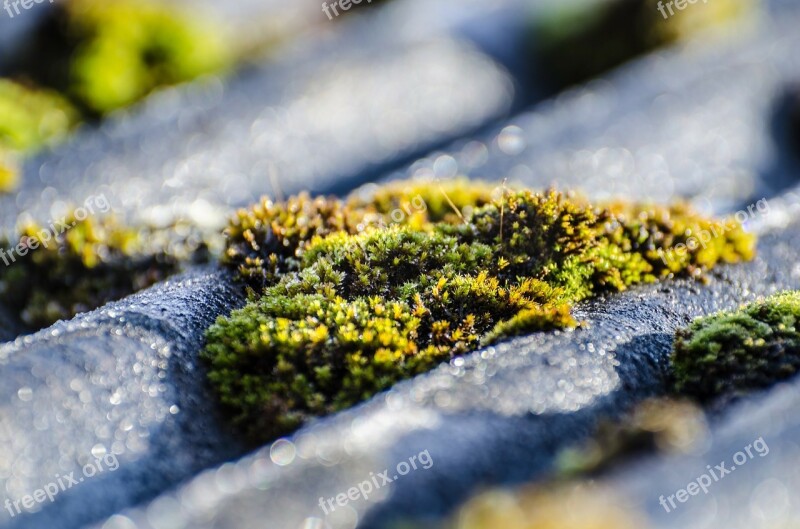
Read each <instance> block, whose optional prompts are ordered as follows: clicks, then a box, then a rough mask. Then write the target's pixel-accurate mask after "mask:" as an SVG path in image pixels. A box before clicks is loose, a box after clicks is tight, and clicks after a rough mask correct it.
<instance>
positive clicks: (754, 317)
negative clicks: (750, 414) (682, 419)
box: [672, 291, 800, 400]
mask: <svg viewBox="0 0 800 529" xmlns="http://www.w3.org/2000/svg"><path fill="white" fill-rule="evenodd" d="M672 365H673V369H674V372H675V388H676V390H677V391H678V392H680V393H684V394H688V395H692V396H695V397H697V398H699V399H701V400H709V399H712V398H714V397H718V396H721V395H736V394H741V393H746V392H748V391H752V390H756V389H760V388H766V387H768V386H770V385H772V384H774V383H775V382H777V381H779V380H783V379H786V378H789V377H791V376H793V375H794V374H796V373H797V371H798V369H800V291H793V292H783V293H780V294H776V295H774V296H771V297H768V298H766V299H763V300H761V301H757V302H755V303H751V304H749V305H746V306H744V307H742V308H741V309H740V310H737V311H733V312H721V313H718V314H714V315H711V316H706V317H703V318H699V319H697V320H695V321H694V322H693V323H692V324H691V325H690V326H689V327H688V328H685V329H681V330H680V331H678V332H677V333H676V335H675V344H674V348H673V353H672Z"/></svg>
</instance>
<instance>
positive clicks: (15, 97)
mask: <svg viewBox="0 0 800 529" xmlns="http://www.w3.org/2000/svg"><path fill="white" fill-rule="evenodd" d="M76 122H77V112H76V111H75V109H73V108H72V106H71V105H70V104H69V103H68V102H67V101H66V100H65V99H63V98H62V97H60V96H59V95H58V94H56V93H53V92H50V91H48V90H40V89H34V88H30V87H28V86H25V85H23V84H20V83H17V82H14V81H9V80H7V79H0V192H2V191H11V190H13V189H14V187H15V186H16V182H17V179H18V178H17V173H18V168H17V161H16V158H18V157H20V156H21V155H23V154H26V153H31V152H35V151H37V150H39V149H41V148H43V147H46V146H48V145H52V144H54V143H56V142H57V141H59V140H61V139H62V138H64V137H65V136H66V134H67V132H69V130H70V129H71V128H72V127H73V126H74V125H75V124H76Z"/></svg>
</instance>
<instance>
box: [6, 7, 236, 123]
mask: <svg viewBox="0 0 800 529" xmlns="http://www.w3.org/2000/svg"><path fill="white" fill-rule="evenodd" d="M52 12H53V14H52V16H51V17H50V19H49V20H48V21H47V22H46V23H45V24H44V25H43V26H42V28H41V30H40V34H39V36H38V38H37V39H36V44H35V45H34V46H33V47H32V48H31V50H30V53H29V54H28V57H27V58H26V59H25V60H24V61H22V63H21V64H20V65H18V67H17V70H18V71H17V72H16V73H17V74H19V75H25V76H30V77H32V78H33V79H35V80H36V81H37V82H39V83H41V84H44V85H46V86H50V87H53V88H55V89H57V90H59V91H61V92H63V93H65V94H68V95H69V97H70V98H72V99H73V100H74V101H75V102H76V103H77V104H78V105H79V106H80V107H81V108H82V109H83V110H85V111H86V112H88V113H90V114H92V115H103V114H106V113H108V112H111V111H113V110H115V109H118V108H122V107H124V106H127V105H130V104H132V103H134V102H136V101H138V100H139V99H141V98H143V97H144V96H146V95H147V94H148V93H150V92H151V91H152V90H153V89H155V88H157V87H159V86H165V85H172V84H177V83H181V82H184V81H188V80H191V79H194V78H196V77H198V76H200V75H203V74H207V73H213V72H217V71H220V70H223V69H225V68H226V67H227V66H228V65H229V64H230V63H231V62H232V53H231V51H230V49H231V45H230V42H226V40H227V38H226V36H225V35H223V34H221V33H220V30H219V28H217V27H215V26H214V25H212V24H210V23H207V22H206V21H204V20H201V19H200V18H199V17H197V16H196V15H194V14H192V13H188V12H184V11H182V10H180V9H179V8H176V7H174V6H169V5H167V4H166V3H156V2H151V1H144V2H133V1H130V0H125V1H119V2H106V1H103V0H68V1H65V2H64V3H63V4H59V5H58V6H57V7H56V8H55V9H53V11H52ZM42 58H47V60H44V61H43V60H42Z"/></svg>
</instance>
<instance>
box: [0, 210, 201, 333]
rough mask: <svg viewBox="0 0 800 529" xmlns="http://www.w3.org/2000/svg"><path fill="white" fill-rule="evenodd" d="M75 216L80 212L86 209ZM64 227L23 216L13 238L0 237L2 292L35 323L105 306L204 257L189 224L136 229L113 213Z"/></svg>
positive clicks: (67, 222)
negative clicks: (12, 241)
mask: <svg viewBox="0 0 800 529" xmlns="http://www.w3.org/2000/svg"><path fill="white" fill-rule="evenodd" d="M78 216H79V217H85V216H84V215H83V214H80V215H78ZM62 222H63V225H64V226H65V227H68V228H67V229H66V231H63V232H61V233H59V231H58V230H57V229H54V227H49V228H48V227H43V226H39V225H36V224H28V225H26V226H24V227H23V228H22V229H21V230H20V234H19V238H18V239H15V240H16V241H18V244H14V245H12V244H9V242H8V241H0V247H2V254H0V256H1V257H0V259H2V261H3V262H2V263H0V300H2V302H3V304H4V305H5V306H7V307H9V308H10V309H12V310H14V311H15V312H16V313H17V314H19V316H20V319H21V320H22V321H24V322H25V323H26V324H27V325H29V326H30V327H32V328H41V327H46V326H48V325H50V324H52V323H54V322H55V321H57V320H59V319H67V318H70V317H72V316H74V315H75V314H78V313H80V312H84V311H87V310H91V309H94V308H96V307H99V306H102V305H104V304H105V303H107V302H109V301H113V300H116V299H120V298H123V297H125V296H126V295H128V294H131V293H133V292H136V291H138V290H141V289H143V288H145V287H147V286H150V285H152V284H154V283H156V282H158V281H160V280H162V279H164V278H165V277H167V276H169V275H171V274H173V273H175V272H177V271H178V270H179V268H180V265H181V263H182V262H184V261H187V260H198V261H201V260H204V259H205V258H206V256H205V244H204V243H203V241H202V239H201V238H199V236H198V235H197V234H195V233H192V232H191V230H189V231H188V235H180V236H179V235H178V232H181V233H184V232H186V231H187V230H185V229H176V230H173V229H155V228H143V229H134V228H131V227H128V226H125V225H124V224H121V223H120V222H119V221H117V220H116V219H115V218H114V217H113V216H107V217H104V218H101V219H99V220H96V219H93V218H91V217H88V218H83V220H78V219H77V218H76V216H75V215H74V214H70V215H67V216H66V217H65V219H64V220H63V221H62Z"/></svg>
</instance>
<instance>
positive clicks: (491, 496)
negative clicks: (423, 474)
mask: <svg viewBox="0 0 800 529" xmlns="http://www.w3.org/2000/svg"><path fill="white" fill-rule="evenodd" d="M648 526H649V525H648V524H647V523H645V518H644V516H643V515H642V514H641V513H639V512H636V511H635V510H634V509H632V508H631V507H630V506H629V505H627V504H626V502H625V501H624V500H623V499H622V498H621V497H620V496H618V495H617V494H615V493H614V492H613V491H611V490H609V489H608V488H604V487H601V486H599V485H595V484H591V483H573V484H569V485H559V486H555V487H527V488H523V489H520V490H518V491H506V490H493V491H490V492H486V493H483V494H481V495H479V496H477V497H475V498H473V499H472V500H470V501H469V502H468V503H467V504H465V505H464V506H463V507H461V509H459V511H458V512H457V513H456V515H455V516H454V517H453V519H452V520H451V521H450V522H449V523H448V524H446V525H445V526H444V527H445V528H447V529H495V528H500V527H502V528H503V529H645V528H646V527H648Z"/></svg>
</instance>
